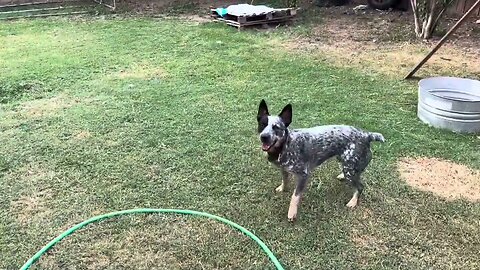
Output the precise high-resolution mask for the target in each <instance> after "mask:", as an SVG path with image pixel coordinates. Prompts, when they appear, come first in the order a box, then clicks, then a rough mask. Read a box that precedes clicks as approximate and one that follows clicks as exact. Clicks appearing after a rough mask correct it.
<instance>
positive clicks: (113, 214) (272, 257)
mask: <svg viewBox="0 0 480 270" xmlns="http://www.w3.org/2000/svg"><path fill="white" fill-rule="evenodd" d="M141 213H143V214H146V213H174V214H183V215H194V216H202V217H207V218H210V219H214V220H217V221H220V222H223V223H225V224H228V225H230V226H232V227H233V228H235V229H237V230H239V231H241V232H242V233H244V234H245V235H247V236H248V237H250V238H251V239H252V240H253V241H255V242H256V243H257V244H258V245H259V246H260V247H261V248H262V250H263V251H264V252H265V254H267V256H268V257H269V258H270V260H271V261H272V262H273V264H274V265H275V267H276V268H277V269H280V270H283V267H282V265H281V264H280V262H279V261H278V259H277V258H276V257H275V255H274V254H273V252H272V251H271V250H270V249H269V248H268V247H267V245H265V243H263V242H262V240H260V238H258V237H257V236H256V235H254V234H253V233H252V232H250V231H249V230H247V229H245V228H244V227H242V226H240V225H238V224H237V223H234V222H232V221H230V220H228V219H225V218H222V217H219V216H215V215H212V214H209V213H205V212H198V211H193V210H182V209H150V208H140V209H130V210H123V211H117V212H111V213H107V214H103V215H99V216H95V217H92V218H90V219H88V220H85V221H83V222H81V223H78V224H77V225H75V226H73V227H71V228H70V229H68V230H66V231H64V232H63V233H62V234H60V235H59V236H57V237H56V238H55V239H53V240H52V241H50V242H49V243H48V244H47V245H45V246H44V247H43V248H42V249H41V250H40V251H38V252H37V253H36V254H35V255H33V257H31V258H30V259H29V260H28V261H27V262H26V263H25V264H24V265H23V266H22V268H20V270H27V269H29V268H30V267H31V266H32V264H33V263H35V262H36V261H37V260H38V259H39V258H40V257H41V256H42V255H43V254H44V253H45V252H47V251H48V250H49V249H51V248H52V247H53V246H54V245H55V244H57V243H58V242H60V241H61V240H62V239H63V238H65V237H67V236H69V235H70V234H72V233H74V232H75V231H77V230H79V229H81V228H83V227H85V226H86V225H88V224H90V223H94V222H98V221H101V220H104V219H109V218H113V217H116V216H121V215H128V214H141Z"/></svg>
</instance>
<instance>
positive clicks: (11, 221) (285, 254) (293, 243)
mask: <svg viewBox="0 0 480 270" xmlns="http://www.w3.org/2000/svg"><path fill="white" fill-rule="evenodd" d="M299 31H301V29H300V30H299ZM284 38H286V37H285V36H282V34H280V33H276V34H268V33H263V32H257V31H245V32H238V31H236V30H235V29H233V28H229V27H225V26H223V25H220V24H214V23H207V24H203V25H196V24H192V23H186V22H182V21H175V20H167V19H135V18H123V19H122V18H110V17H107V18H106V19H100V18H89V17H86V18H84V19H75V20H72V19H67V18H56V19H38V20H26V21H13V22H2V23H1V24H0V44H1V46H0V91H1V93H0V102H1V103H0V106H1V107H0V108H1V110H0V130H1V132H0V141H1V144H0V257H1V260H0V269H18V268H19V267H20V266H21V265H22V264H23V263H24V262H25V261H26V260H27V259H28V258H29V257H30V256H32V255H33V254H34V253H35V252H36V251H38V250H39V249H40V248H41V247H42V246H43V245H44V244H46V243H47V242H48V241H50V240H51V239H53V238H54V237H55V236H56V235H58V234H59V233H61V232H62V231H63V230H65V229H67V228H68V227H70V226H72V225H74V224H76V223H78V222H81V221H83V220H85V219H87V218H89V217H91V216H93V215H98V214H100V213H105V212H110V211H116V210H123V209H129V208H137V207H152V208H188V209H195V210H199V211H206V212H210V213H212V214H216V215H220V216H222V217H225V218H228V219H230V220H232V221H235V222H237V223H239V224H241V225H242V226H245V227H246V228H248V229H250V230H252V231H253V232H254V233H255V234H257V235H258V236H259V237H260V238H261V239H263V240H264V241H265V243H266V244H267V245H268V246H269V247H270V248H271V249H272V250H273V252H274V253H275V254H276V255H277V256H278V258H279V260H280V261H281V262H282V264H283V265H284V266H285V267H286V268H287V269H392V268H401V269H475V268H476V269H478V268H479V267H480V263H479V261H480V257H479V256H480V255H479V254H480V240H479V239H480V238H479V237H478V235H479V231H480V229H479V228H480V223H479V220H480V205H479V204H475V203H470V202H466V201H454V202H448V201H445V200H444V199H441V198H438V197H436V196H434V195H433V194H428V193H423V192H420V191H416V190H414V189H412V188H410V187H409V186H407V185H406V184H405V183H404V182H403V181H402V180H401V179H400V178H399V174H398V173H397V172H396V168H395V166H396V165H395V162H396V160H397V159H398V158H399V157H403V156H432V157H442V158H448V159H451V160H454V161H456V162H459V163H462V164H466V165H469V166H471V167H472V168H480V154H479V149H478V139H477V138H476V137H475V136H465V135H455V134H452V133H449V132H445V131H440V130H436V129H433V128H429V127H427V126H426V125H423V124H421V123H420V122H419V120H417V118H416V86H415V84H413V83H405V82H398V81H393V80H391V79H386V78H385V77H382V76H380V75H371V74H362V73H360V72H357V71H355V70H353V69H349V68H339V67H332V66H329V65H328V64H326V63H325V62H323V61H321V60H316V59H318V58H314V57H310V55H309V54H308V53H294V52H289V51H286V50H282V49H278V48H275V47H273V46H272V44H278V42H279V40H280V41H281V40H282V39H284ZM272 40H274V41H275V42H272ZM262 98H265V99H266V100H267V102H268V103H269V106H270V108H271V111H274V112H278V111H279V110H280V109H281V108H283V106H284V105H285V104H286V103H288V102H291V103H292V104H293V108H294V120H293V124H292V126H293V127H307V126H313V125H319V124H352V125H355V126H358V127H361V128H365V129H369V130H371V131H376V132H381V133H383V134H384V135H385V137H386V139H387V142H386V143H384V144H378V143H376V144H374V146H373V152H374V159H373V161H372V163H371V164H370V166H369V168H368V169H367V171H366V173H365V174H364V177H363V178H364V183H365V186H366V188H365V192H364V199H363V201H362V203H361V204H360V206H359V207H358V208H357V209H355V210H353V211H351V210H349V209H347V208H346V207H345V203H346V202H348V200H349V199H350V197H351V192H352V191H351V190H350V189H349V188H348V187H346V186H345V185H344V184H342V183H340V182H339V181H337V180H335V179H334V177H335V176H336V175H337V174H338V165H337V164H336V163H335V162H334V161H332V162H329V163H328V164H325V165H324V166H322V167H321V168H319V169H318V170H317V171H316V173H315V175H314V176H313V177H312V180H311V182H310V185H309V187H308V191H307V193H306V197H305V199H304V201H303V204H302V207H301V209H300V213H299V220H298V221H297V222H296V223H295V224H291V223H289V222H288V221H287V210H288V203H289V200H290V193H284V194H276V193H275V192H274V189H275V187H277V186H278V184H280V174H279V172H278V171H277V170H276V169H275V168H273V167H272V166H271V165H270V164H269V163H268V162H267V161H266V159H265V157H264V155H263V153H261V150H260V145H259V142H258V138H257V135H256V113H257V108H258V107H257V106H258V103H259V101H260V100H261V99H262ZM265 268H268V269H272V268H273V266H272V265H271V264H270V262H269V261H268V259H267V258H266V257H265V256H264V255H263V254H262V253H261V252H260V249H259V248H258V247H257V246H255V245H254V244H253V243H252V242H251V241H250V240H249V239H248V238H247V237H245V236H243V235H242V234H240V233H237V232H235V231H232V230H231V229H230V228H229V227H226V226H224V225H221V224H217V223H215V222H212V221H208V220H204V219H199V218H194V217H183V216H162V215H148V216H135V217H123V218H118V219H116V220H110V221H104V222H101V223H98V224H96V225H92V226H89V227H86V228H84V229H82V230H81V231H79V232H78V233H76V234H74V235H72V236H71V237H69V238H68V239H66V240H64V241H62V242H61V243H60V244H59V245H58V246H56V247H55V248H54V249H53V250H52V251H51V252H49V253H48V254H47V255H45V256H44V257H43V258H42V259H41V260H40V261H39V262H38V263H37V264H36V265H35V269H265Z"/></svg>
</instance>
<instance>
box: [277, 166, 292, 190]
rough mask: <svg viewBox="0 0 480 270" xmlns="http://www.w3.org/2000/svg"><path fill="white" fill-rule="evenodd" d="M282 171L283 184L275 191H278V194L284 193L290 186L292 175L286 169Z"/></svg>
mask: <svg viewBox="0 0 480 270" xmlns="http://www.w3.org/2000/svg"><path fill="white" fill-rule="evenodd" d="M281 171H282V184H281V185H280V186H278V187H277V188H276V189H275V191H277V192H283V191H285V190H286V188H287V185H288V177H289V175H290V174H289V173H288V172H287V171H285V170H284V169H282V170H281Z"/></svg>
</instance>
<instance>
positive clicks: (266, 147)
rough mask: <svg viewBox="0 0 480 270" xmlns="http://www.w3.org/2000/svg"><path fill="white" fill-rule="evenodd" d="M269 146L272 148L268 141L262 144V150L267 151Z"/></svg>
mask: <svg viewBox="0 0 480 270" xmlns="http://www.w3.org/2000/svg"><path fill="white" fill-rule="evenodd" d="M269 148H270V145H268V144H266V143H264V144H262V150H263V151H267V150H268V149H269Z"/></svg>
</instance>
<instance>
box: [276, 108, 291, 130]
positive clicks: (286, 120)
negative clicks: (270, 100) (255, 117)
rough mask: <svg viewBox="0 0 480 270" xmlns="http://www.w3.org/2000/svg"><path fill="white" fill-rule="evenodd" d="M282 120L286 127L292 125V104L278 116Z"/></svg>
mask: <svg viewBox="0 0 480 270" xmlns="http://www.w3.org/2000/svg"><path fill="white" fill-rule="evenodd" d="M278 116H280V118H282V120H283V123H284V124H285V126H286V127H288V125H290V123H292V104H288V105H287V106H285V108H283V110H282V112H281V113H280V114H279V115H278Z"/></svg>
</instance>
